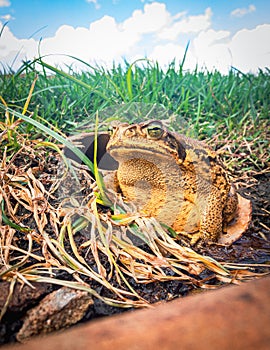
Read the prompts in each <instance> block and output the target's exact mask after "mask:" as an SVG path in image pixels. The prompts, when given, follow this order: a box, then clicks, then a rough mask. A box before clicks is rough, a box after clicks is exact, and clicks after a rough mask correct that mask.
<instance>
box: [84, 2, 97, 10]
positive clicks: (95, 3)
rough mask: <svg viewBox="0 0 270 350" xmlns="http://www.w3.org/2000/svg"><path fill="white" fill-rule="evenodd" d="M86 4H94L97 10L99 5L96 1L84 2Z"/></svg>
mask: <svg viewBox="0 0 270 350" xmlns="http://www.w3.org/2000/svg"><path fill="white" fill-rule="evenodd" d="M86 2H88V3H89V4H94V5H95V8H96V9H97V10H98V9H99V8H100V4H99V3H98V1H97V0H86Z"/></svg>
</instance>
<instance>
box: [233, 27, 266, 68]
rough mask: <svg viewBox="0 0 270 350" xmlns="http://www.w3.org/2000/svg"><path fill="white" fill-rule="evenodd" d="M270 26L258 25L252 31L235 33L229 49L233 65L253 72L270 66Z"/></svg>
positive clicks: (246, 30) (244, 30) (245, 30)
mask: <svg viewBox="0 0 270 350" xmlns="http://www.w3.org/2000/svg"><path fill="white" fill-rule="evenodd" d="M269 37H270V24H263V25H259V26H257V27H256V28H254V29H251V30H248V29H243V30H240V31H239V32H237V33H236V34H235V35H234V36H233V38H232V40H231V42H230V44H229V49H230V50H231V52H232V56H233V62H232V63H233V65H234V66H235V67H236V68H239V69H240V70H242V71H244V72H247V71H250V70H252V71H255V70H256V69H257V68H258V67H260V68H265V67H269V66H270V64H269V63H270V41H269Z"/></svg>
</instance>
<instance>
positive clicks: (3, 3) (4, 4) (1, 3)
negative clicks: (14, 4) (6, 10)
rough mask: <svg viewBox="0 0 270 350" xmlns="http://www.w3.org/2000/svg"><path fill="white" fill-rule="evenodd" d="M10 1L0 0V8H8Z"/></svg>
mask: <svg viewBox="0 0 270 350" xmlns="http://www.w3.org/2000/svg"><path fill="white" fill-rule="evenodd" d="M10 5H11V4H10V1H8V0H0V7H8V6H10Z"/></svg>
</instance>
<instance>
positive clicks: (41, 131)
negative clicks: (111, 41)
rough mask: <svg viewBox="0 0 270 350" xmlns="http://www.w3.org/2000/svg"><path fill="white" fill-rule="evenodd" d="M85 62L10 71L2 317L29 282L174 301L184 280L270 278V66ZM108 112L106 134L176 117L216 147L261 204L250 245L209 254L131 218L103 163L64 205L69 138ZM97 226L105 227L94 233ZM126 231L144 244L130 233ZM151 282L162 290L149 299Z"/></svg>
mask: <svg viewBox="0 0 270 350" xmlns="http://www.w3.org/2000/svg"><path fill="white" fill-rule="evenodd" d="M86 68H87V69H86V71H84V72H81V73H76V72H74V71H73V70H72V67H69V68H68V69H67V70H68V73H67V72H66V71H65V72H64V71H61V70H59V69H58V68H55V67H52V66H50V65H48V64H46V63H45V62H44V61H42V60H40V59H38V60H36V61H34V62H28V63H25V64H24V65H23V66H22V68H21V69H20V70H19V71H18V72H10V71H5V70H2V72H1V73H0V161H1V167H0V175H1V186H0V190H1V191H0V204H1V215H0V222H1V224H2V226H1V231H0V248H1V249H0V250H1V252H0V253H1V254H0V265H2V266H3V269H2V270H1V269H0V279H2V280H3V281H9V282H10V287H9V292H8V295H9V296H8V298H7V300H6V302H5V304H4V305H2V312H1V314H0V320H1V318H2V317H3V316H4V314H5V312H6V311H7V310H8V305H9V302H10V301H11V300H12V294H13V293H14V290H15V289H14V286H15V284H16V283H17V282H18V281H19V282H20V283H21V284H23V285H24V284H25V285H31V283H33V282H45V283H48V284H50V285H54V284H58V286H69V287H71V288H75V289H79V290H81V291H86V292H87V293H89V294H91V295H92V296H93V297H94V298H96V299H101V300H102V301H103V302H105V304H109V305H110V306H113V307H119V306H121V307H124V308H126V307H142V306H147V305H148V303H152V302H155V301H157V300H151V295H156V294H158V293H159V292H160V290H159V289H158V288H160V287H159V284H158V283H157V282H164V284H163V285H164V286H165V287H164V290H163V294H162V295H164V296H163V297H162V298H163V299H165V300H169V299H170V298H171V296H170V295H171V288H172V287H173V286H174V287H175V290H178V288H179V285H178V284H179V281H181V283H183V286H184V287H183V288H191V287H190V286H191V285H192V286H193V287H196V288H197V287H202V288H215V287H218V286H219V285H220V284H226V283H232V282H234V281H236V280H248V279H250V278H254V277H257V276H258V274H260V273H261V272H265V273H269V271H268V269H269V256H270V244H269V237H270V236H269V235H270V229H269V225H270V222H269V213H270V203H269V198H268V195H269V185H268V184H269V180H268V175H269V173H270V152H269V146H270V114H269V113H270V70H268V69H266V70H265V71H260V72H258V74H257V75H252V74H242V73H241V72H239V71H238V70H236V69H232V70H231V72H230V73H229V74H228V75H222V74H220V73H219V72H217V71H215V72H207V71H205V72H201V71H194V72H187V71H185V70H184V65H181V66H175V64H174V63H171V65H170V66H169V67H168V69H166V70H164V69H161V68H160V67H159V65H158V64H157V63H152V62H149V61H147V60H140V61H137V62H134V63H133V64H131V65H129V64H128V63H126V66H125V67H122V66H115V67H114V68H112V69H110V70H108V69H105V68H102V67H99V68H93V67H90V66H87V65H86ZM150 110H151V111H152V113H149V111H150ZM97 112H98V122H99V128H100V130H106V129H107V128H108V126H109V124H110V122H111V121H112V120H113V119H119V120H122V121H126V120H128V121H129V122H137V121H142V120H145V119H147V118H151V119H153V118H155V119H165V120H166V124H167V125H168V126H169V127H170V128H171V129H173V130H176V131H180V132H181V133H185V134H187V135H188V136H193V137H196V138H198V139H204V140H206V142H208V143H209V144H210V145H212V146H213V147H214V148H215V149H216V150H217V151H218V152H219V153H220V154H221V156H222V158H223V160H224V162H225V164H226V166H227V168H228V169H229V172H230V174H231V176H232V177H233V178H234V180H235V181H236V182H237V188H238V189H241V187H243V188H244V189H246V195H247V197H248V198H250V199H251V200H253V201H254V202H253V204H254V207H253V211H254V217H253V226H252V228H251V233H250V235H249V237H248V238H244V239H243V242H244V243H243V246H241V244H238V245H235V246H234V247H233V248H230V249H228V250H226V249H225V250H223V251H222V249H217V250H216V251H215V250H212V251H211V249H210V251H208V250H206V251H205V252H204V253H203V254H202V255H201V254H200V251H199V253H198V252H196V251H193V250H192V249H191V248H190V247H186V246H185V245H184V246H181V244H178V242H177V241H175V240H174V238H175V236H173V232H172V231H170V230H168V228H166V229H165V228H164V227H161V226H160V225H159V224H158V223H157V222H156V221H155V220H154V221H153V220H152V218H150V219H149V220H148V219H144V218H142V217H138V216H137V215H135V214H130V213H129V212H128V210H129V207H127V206H126V203H124V202H123V201H122V200H121V198H120V199H119V198H118V199H115V203H116V204H115V205H114V207H113V206H112V205H111V203H109V202H108V203H105V202H104V200H105V199H106V196H104V195H103V192H102V185H101V182H100V181H101V180H100V179H99V177H98V175H97V174H98V172H97V169H96V167H95V165H94V172H95V175H96V183H97V185H98V187H99V193H98V191H97V192H94V193H93V190H92V189H93V188H94V187H93V180H92V179H91V178H90V175H89V172H85V171H83V172H82V173H83V177H82V184H84V185H82V188H80V189H79V191H78V193H76V195H78V197H74V198H73V197H72V196H69V195H68V196H67V197H66V198H65V199H64V200H63V201H62V202H61V200H60V199H59V198H57V197H56V196H55V193H56V189H57V186H58V188H59V186H60V183H61V182H63V179H64V180H65V182H66V183H69V182H70V179H69V177H68V176H69V175H67V172H64V175H59V169H58V167H59V166H58V162H59V158H61V157H59V154H60V153H61V152H60V149H59V147H60V148H61V143H62V144H63V141H64V139H63V137H64V136H65V135H70V134H73V133H78V132H80V131H86V130H92V131H93V130H94V129H95V124H96V122H97V119H96V116H97ZM57 156H58V158H57ZM76 176H77V177H78V175H76ZM76 176H75V178H76ZM260 181H261V184H260ZM71 186H72V185H71ZM90 190H91V191H90ZM67 201H70V203H69V204H70V207H66V206H65V205H64V204H66V202H67ZM64 202H65V203H64ZM63 203H64V204H63ZM100 203H101V204H106V205H105V207H107V209H106V210H107V211H104V208H103V209H102V208H101V207H100V206H99V205H100ZM108 207H109V209H108ZM59 208H60V209H61V210H59ZM126 213H127V214H126ZM89 227H90V228H89ZM93 227H94V228H95V230H96V231H97V232H98V233H97V236H94V238H93V236H91V239H90V238H89V232H91V235H92V233H93V231H92V228H93ZM115 227H118V228H119V232H120V233H119V235H118V234H115V231H114V228H115ZM126 227H128V230H129V233H131V234H132V235H134V236H136V237H137V238H138V237H139V238H140V239H141V240H142V241H143V242H144V246H134V245H132V244H130V242H129V240H126V236H125V232H126V231H125V229H126ZM86 229H88V231H84V230H86ZM121 230H122V231H121ZM80 232H86V233H83V234H80ZM149 232H150V236H149V235H148V233H149ZM152 234H153V236H151V235H152ZM153 237H155V239H153ZM245 239H247V240H248V241H245ZM253 243H254V246H253ZM145 245H146V249H145ZM160 247H161V248H162V249H160ZM162 251H165V252H166V255H165V256H162V254H161V253H162ZM206 253H209V255H210V256H207V254H206ZM226 254H228V255H226ZM254 256H255V258H254ZM216 259H217V260H216ZM219 259H221V260H222V262H219ZM230 259H232V260H233V261H230ZM237 259H238V260H241V262H240V263H239V264H238V260H237ZM245 259H249V260H245ZM247 261H248V264H247V265H245V263H246V262H247ZM265 263H266V264H265ZM252 264H254V266H253V267H252ZM264 264H265V265H264ZM4 267H5V268H4ZM260 268H262V270H260ZM202 271H203V272H202ZM205 271H207V272H205ZM168 281H170V283H171V284H170V285H169V284H166V283H167V282H168ZM150 282H155V283H157V284H156V285H155V284H148V283H150ZM144 283H146V284H147V285H150V286H153V285H155V286H156V287H151V288H153V289H152V290H151V291H150V292H149V293H148V296H147V295H145V294H147V293H145V291H144V289H143V288H144V287H141V286H142V284H144ZM168 283H169V282H168ZM185 283H186V286H189V287H186V286H185ZM0 287H1V283H0ZM100 288H101V289H100ZM147 288H148V287H147ZM155 288H157V290H156V289H155ZM166 288H167V289H166ZM100 290H102V292H101V293H100V292H99V291H100ZM104 290H105V292H104ZM0 293H2V292H1V291H0ZM20 293H21V292H20ZM183 294H186V289H183ZM179 295H181V292H179V291H178V292H177V293H176V295H175V296H179ZM175 296H174V297H175ZM21 298H23V297H22V294H21ZM145 298H146V299H145ZM147 298H150V299H147ZM162 298H161V299H162ZM0 309H1V308H0ZM0 325H1V324H0ZM11 328H12V327H11V325H10V324H9V323H7V327H6V329H11ZM5 339H6V340H5V342H7V341H9V339H10V335H9V334H5Z"/></svg>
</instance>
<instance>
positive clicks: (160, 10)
mask: <svg viewBox="0 0 270 350" xmlns="http://www.w3.org/2000/svg"><path fill="white" fill-rule="evenodd" d="M169 21H170V14H169V12H167V10H166V5H165V4H161V3H158V2H153V3H152V4H146V5H145V6H144V11H142V10H136V11H134V12H133V14H132V16H131V17H130V18H128V19H127V20H125V21H124V23H123V30H124V31H128V32H137V33H140V34H147V33H154V32H157V31H159V30H161V29H162V28H163V27H164V26H165V25H166V24H167V23H168V22H169Z"/></svg>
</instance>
